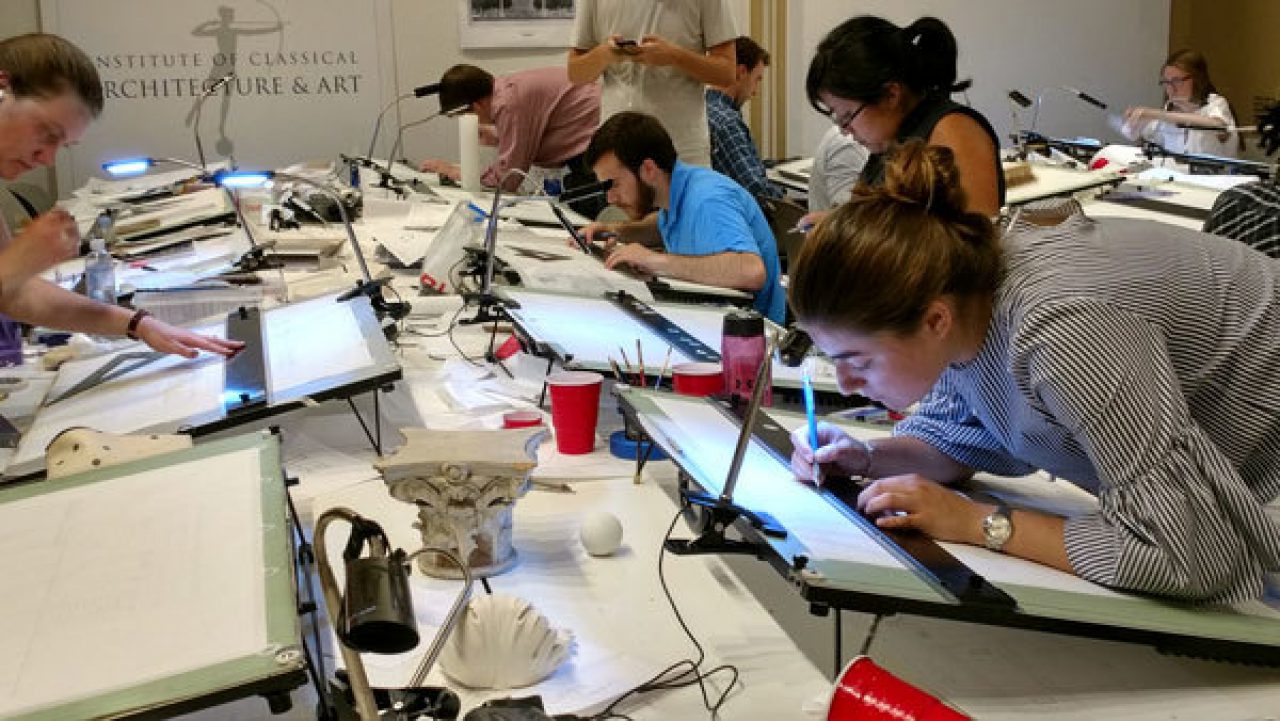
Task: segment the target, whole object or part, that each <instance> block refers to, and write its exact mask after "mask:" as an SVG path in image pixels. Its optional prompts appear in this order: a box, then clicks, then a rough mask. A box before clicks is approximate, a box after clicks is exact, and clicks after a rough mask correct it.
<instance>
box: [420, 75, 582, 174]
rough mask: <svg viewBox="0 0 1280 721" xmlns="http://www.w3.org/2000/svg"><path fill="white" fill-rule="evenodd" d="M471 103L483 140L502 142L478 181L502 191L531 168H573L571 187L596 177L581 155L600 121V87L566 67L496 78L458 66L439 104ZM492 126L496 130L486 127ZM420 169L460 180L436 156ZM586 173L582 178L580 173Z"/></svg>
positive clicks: (454, 168) (444, 83) (445, 80)
mask: <svg viewBox="0 0 1280 721" xmlns="http://www.w3.org/2000/svg"><path fill="white" fill-rule="evenodd" d="M461 107H469V108H470V109H471V112H474V113H475V114H476V115H477V116H478V117H479V120H480V126H481V128H482V130H481V141H482V142H485V141H486V140H487V141H488V144H490V145H494V144H496V145H497V146H498V157H497V160H496V161H494V163H493V165H491V166H489V167H488V168H487V169H486V170H485V171H484V174H483V175H482V176H481V178H480V180H481V182H482V183H484V184H485V185H486V186H489V187H494V186H496V185H497V184H498V182H499V181H501V182H502V187H503V189H504V190H514V189H516V188H517V187H519V185H520V181H521V180H522V175H521V173H519V172H513V171H514V170H520V171H525V172H527V171H528V170H529V168H530V167H531V166H534V165H537V166H541V167H547V168H558V167H560V166H562V165H567V166H569V176H567V177H566V179H565V185H566V186H567V187H570V186H573V185H578V184H585V183H589V182H593V181H594V179H595V178H594V175H592V174H591V172H590V170H589V169H587V168H585V167H584V166H583V165H582V153H583V152H584V151H585V150H586V149H587V144H588V143H590V142H591V135H592V134H593V133H594V132H595V130H596V127H597V126H599V125H600V86H599V84H596V83H592V84H588V85H574V84H573V83H570V82H569V76H568V72H567V71H566V70H565V68H564V67H563V66H556V67H549V68H535V69H532V70H522V71H520V72H517V73H512V74H510V75H501V76H498V77H494V76H493V75H491V74H489V73H488V72H486V71H485V70H482V69H481V68H478V67H476V66H474V65H455V66H453V67H451V68H449V69H448V70H447V71H445V74H444V76H443V77H441V78H440V108H441V110H453V109H456V108H461ZM489 125H492V126H493V131H492V133H488V132H486V131H485V130H484V128H485V126H489ZM421 169H422V170H424V171H427V172H432V173H439V174H440V175H441V176H444V177H448V178H451V179H453V180H458V179H459V178H460V177H461V174H462V172H461V168H460V167H459V166H458V164H457V163H452V162H449V161H446V160H440V159H436V158H432V159H429V160H424V161H423V162H422V165H421ZM579 176H583V177H579Z"/></svg>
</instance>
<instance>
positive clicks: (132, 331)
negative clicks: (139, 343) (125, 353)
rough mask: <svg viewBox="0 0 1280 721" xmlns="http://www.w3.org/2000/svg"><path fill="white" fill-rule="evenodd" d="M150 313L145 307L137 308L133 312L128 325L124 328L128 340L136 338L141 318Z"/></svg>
mask: <svg viewBox="0 0 1280 721" xmlns="http://www.w3.org/2000/svg"><path fill="white" fill-rule="evenodd" d="M149 315H151V311H149V310H147V309H146V308H139V309H137V310H136V311H134V312H133V317H132V318H130V319H129V326H128V327H127V328H125V331H124V334H125V337H127V338H128V339H129V340H138V326H139V325H140V324H141V323H142V319H143V318H146V317H147V316H149Z"/></svg>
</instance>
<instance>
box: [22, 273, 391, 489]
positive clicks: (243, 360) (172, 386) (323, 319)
mask: <svg viewBox="0 0 1280 721" xmlns="http://www.w3.org/2000/svg"><path fill="white" fill-rule="evenodd" d="M335 297H336V296H324V297H321V298H316V299H314V300H310V301H307V302H304V303H296V304H294V305H288V306H281V307H278V308H273V309H271V310H267V311H265V312H262V313H261V314H260V315H259V314H258V311H257V310H256V309H254V310H253V311H251V316H250V317H249V318H248V319H245V320H242V319H239V318H238V316H240V314H239V313H238V312H237V313H232V314H231V315H230V316H228V322H227V324H226V326H225V327H205V328H197V329H196V330H197V331H198V332H204V333H209V334H216V335H223V334H226V335H228V336H230V337H234V338H242V339H250V342H249V343H248V345H246V349H245V350H244V351H242V352H241V353H240V354H238V355H237V356H236V357H234V358H232V359H231V360H228V361H224V360H223V359H222V358H221V357H218V356H213V355H210V354H202V355H201V356H200V357H198V358H195V359H192V360H187V359H185V358H181V357H178V356H167V357H165V358H163V359H161V360H158V361H156V362H154V363H151V364H150V365H148V366H146V367H144V368H141V369H140V370H136V371H134V372H132V373H129V374H127V375H123V376H120V377H118V378H116V379H113V380H111V381H109V382H106V383H103V384H101V385H99V386H97V387H95V388H93V389H92V390H89V391H85V392H83V393H80V394H79V395H75V396H72V397H70V398H67V399H65V400H61V401H59V402H57V403H54V404H49V402H48V400H46V402H45V405H44V407H42V408H41V409H40V411H39V412H38V413H37V414H36V416H35V418H34V420H33V421H32V425H31V428H30V430H29V431H27V433H25V434H24V435H23V437H22V441H21V443H20V444H19V445H18V450H17V452H16V453H15V454H14V457H13V459H12V461H11V464H10V465H9V467H8V468H6V469H5V472H4V474H5V476H6V477H8V478H17V477H21V476H26V475H30V474H33V473H38V472H39V471H40V470H41V469H42V468H43V467H44V449H45V447H46V446H47V445H48V444H49V442H50V441H51V440H53V438H54V437H55V436H57V435H58V434H59V433H61V432H62V431H64V430H66V429H68V428H73V427H76V426H86V427H89V428H93V429H96V430H99V431H106V432H110V433H134V432H140V431H152V432H161V433H172V432H176V431H184V432H189V433H191V434H193V435H203V434H206V433H212V432H215V431H219V430H223V429H225V428H229V427H232V426H236V425H240V424H242V423H247V422H250V421H255V420H258V419H261V418H264V417H267V416H270V415H274V414H277V413H281V412H284V411H287V410H292V409H294V408H297V407H300V406H301V405H303V404H304V403H310V402H319V401H324V400H328V399H331V398H350V397H352V396H355V395H358V394H360V393H364V392H367V391H371V390H376V389H378V388H381V387H382V386H385V385H386V384H388V383H391V382H393V381H396V380H399V379H400V377H401V372H400V366H399V364H398V363H397V362H396V360H395V358H394V356H393V355H392V353H391V348H390V346H389V345H388V344H387V341H386V338H385V337H384V336H383V334H382V329H381V327H380V325H379V323H378V321H377V319H376V318H375V317H374V314H373V309H372V308H370V306H369V302H368V299H367V298H363V297H357V298H353V299H351V300H349V301H344V302H338V301H337V300H335ZM255 318H257V320H256V322H255V320H254V319H255ZM252 339H261V340H259V341H258V342H253V341H252ZM142 347H143V346H141V344H135V345H133V346H130V347H129V349H128V350H126V351H120V352H118V353H114V354H110V355H108V356H100V357H95V358H86V359H83V360H77V361H70V362H68V363H66V364H64V365H63V367H62V368H61V369H60V370H59V371H58V379H57V381H56V382H55V383H54V385H53V388H52V389H51V390H50V392H49V397H48V398H49V400H52V399H56V398H58V397H59V395H60V394H61V393H63V392H65V391H66V390H67V389H69V388H71V387H73V386H75V385H76V384H77V383H79V382H80V381H82V380H84V379H85V378H87V377H89V376H90V375H92V374H93V373H95V372H96V371H99V370H100V369H101V368H102V367H103V366H104V364H105V363H108V362H110V360H111V359H112V358H114V357H115V356H117V355H120V354H121V353H126V352H137V351H138V349H139V348H142ZM375 398H376V396H375Z"/></svg>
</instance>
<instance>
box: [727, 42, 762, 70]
mask: <svg viewBox="0 0 1280 721" xmlns="http://www.w3.org/2000/svg"><path fill="white" fill-rule="evenodd" d="M733 54H734V56H735V57H736V58H737V63H738V64H739V65H744V66H746V68H747V70H755V69H756V66H757V65H759V64H760V63H764V66H765V67H766V68H767V67H769V61H770V57H769V51H768V50H765V49H764V48H762V47H760V43H758V42H756V41H755V40H752V39H751V38H749V37H747V36H746V35H742V36H740V37H738V38H737V39H735V40H734V41H733Z"/></svg>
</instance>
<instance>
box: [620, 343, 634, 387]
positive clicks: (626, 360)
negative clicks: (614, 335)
mask: <svg viewBox="0 0 1280 721" xmlns="http://www.w3.org/2000/svg"><path fill="white" fill-rule="evenodd" d="M618 352H619V353H621V354H622V362H623V363H626V364H627V385H631V384H632V381H631V374H632V371H631V360H630V359H629V358H627V352H626V351H625V350H623V349H622V346H618Z"/></svg>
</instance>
